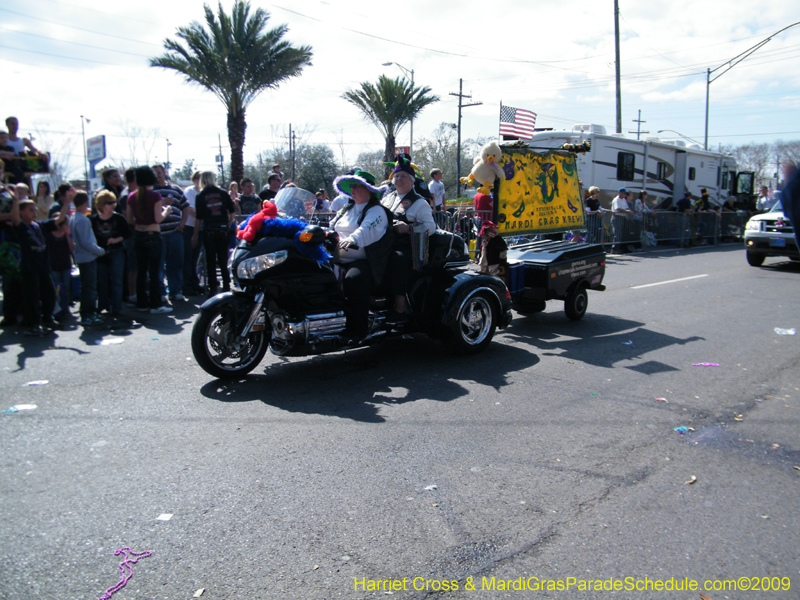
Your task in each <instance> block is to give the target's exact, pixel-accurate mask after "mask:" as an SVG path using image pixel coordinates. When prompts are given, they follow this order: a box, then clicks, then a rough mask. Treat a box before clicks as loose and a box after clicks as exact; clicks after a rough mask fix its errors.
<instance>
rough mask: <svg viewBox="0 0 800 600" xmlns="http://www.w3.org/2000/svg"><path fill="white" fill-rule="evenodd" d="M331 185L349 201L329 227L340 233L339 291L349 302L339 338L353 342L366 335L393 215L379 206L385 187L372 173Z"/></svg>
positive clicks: (383, 269)
mask: <svg viewBox="0 0 800 600" xmlns="http://www.w3.org/2000/svg"><path fill="white" fill-rule="evenodd" d="M333 185H334V187H335V188H336V189H337V190H338V191H339V192H340V193H342V194H344V195H346V196H348V197H349V198H350V199H351V200H350V202H349V203H348V204H347V206H345V207H344V208H343V209H342V210H341V211H339V213H338V214H337V215H336V217H335V218H334V220H333V221H332V222H331V227H332V228H333V230H334V231H336V233H338V234H339V260H338V262H339V266H340V267H341V268H342V269H343V270H344V272H345V275H344V280H343V282H342V289H343V292H344V295H345V298H347V300H348V308H347V310H346V315H347V326H346V327H345V330H344V335H343V336H342V337H344V338H347V340H348V342H350V343H355V342H358V341H360V340H362V339H363V338H365V337H366V336H367V334H368V332H369V295H370V291H372V290H374V289H376V288H377V287H378V286H380V283H381V281H382V280H383V277H384V274H385V272H386V264H387V261H388V257H389V247H390V245H391V227H390V225H391V222H392V215H391V213H389V211H387V210H386V208H384V207H383V206H382V205H381V202H380V196H381V194H382V193H383V191H384V188H382V187H376V185H375V177H374V176H373V175H372V174H371V173H368V172H367V171H360V170H357V171H355V172H354V174H352V175H342V176H341V177H337V178H336V180H335V181H334V182H333ZM387 232H388V233H387Z"/></svg>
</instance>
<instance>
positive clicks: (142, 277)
mask: <svg viewBox="0 0 800 600" xmlns="http://www.w3.org/2000/svg"><path fill="white" fill-rule="evenodd" d="M134 244H135V246H134V247H135V248H136V264H137V265H138V270H137V271H136V306H137V307H139V308H159V307H160V306H161V283H160V282H159V279H158V272H159V270H160V269H161V246H162V244H161V234H160V233H158V232H149V231H137V232H136V234H135V237H134ZM148 276H149V277H150V287H149V293H148V282H147V278H148Z"/></svg>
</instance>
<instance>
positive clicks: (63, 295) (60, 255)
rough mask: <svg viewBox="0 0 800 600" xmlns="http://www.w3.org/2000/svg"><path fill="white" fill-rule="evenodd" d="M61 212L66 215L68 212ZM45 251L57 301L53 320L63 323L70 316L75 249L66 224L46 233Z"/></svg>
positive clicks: (58, 216) (56, 215)
mask: <svg viewBox="0 0 800 600" xmlns="http://www.w3.org/2000/svg"><path fill="white" fill-rule="evenodd" d="M63 212H64V214H65V215H67V214H68V212H69V210H68V209H67V211H63ZM61 214H62V213H61V212H57V213H55V214H54V215H53V218H55V219H59V218H60V217H61ZM65 219H66V216H65ZM47 249H48V252H49V254H50V276H51V277H52V278H53V285H55V290H56V300H57V306H56V308H57V310H56V313H55V315H53V318H54V319H55V320H56V321H58V322H59V323H63V322H64V321H65V320H66V319H68V318H69V317H70V316H72V315H71V313H70V312H69V304H70V296H71V295H72V294H71V292H72V251H73V250H74V249H75V244H73V243H72V236H71V235H70V232H69V225H67V224H66V222H65V223H64V226H63V227H62V228H61V229H56V230H55V231H49V232H47Z"/></svg>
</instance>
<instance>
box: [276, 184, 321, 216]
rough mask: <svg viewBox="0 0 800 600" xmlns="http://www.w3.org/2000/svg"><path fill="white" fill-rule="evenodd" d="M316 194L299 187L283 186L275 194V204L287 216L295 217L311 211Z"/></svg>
mask: <svg viewBox="0 0 800 600" xmlns="http://www.w3.org/2000/svg"><path fill="white" fill-rule="evenodd" d="M315 199H316V196H314V194H312V193H311V192H309V191H307V190H303V189H300V188H283V189H282V190H281V191H279V192H278V195H277V196H275V200H273V202H275V206H277V207H278V210H279V211H281V212H282V213H284V214H285V215H286V216H287V217H291V218H292V219H297V218H298V217H301V216H303V215H305V214H308V213H310V212H311V207H312V205H313V204H314V200H315Z"/></svg>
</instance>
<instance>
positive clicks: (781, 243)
mask: <svg viewBox="0 0 800 600" xmlns="http://www.w3.org/2000/svg"><path fill="white" fill-rule="evenodd" d="M769 245H770V246H772V247H773V248H786V240H785V239H783V238H769Z"/></svg>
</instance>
